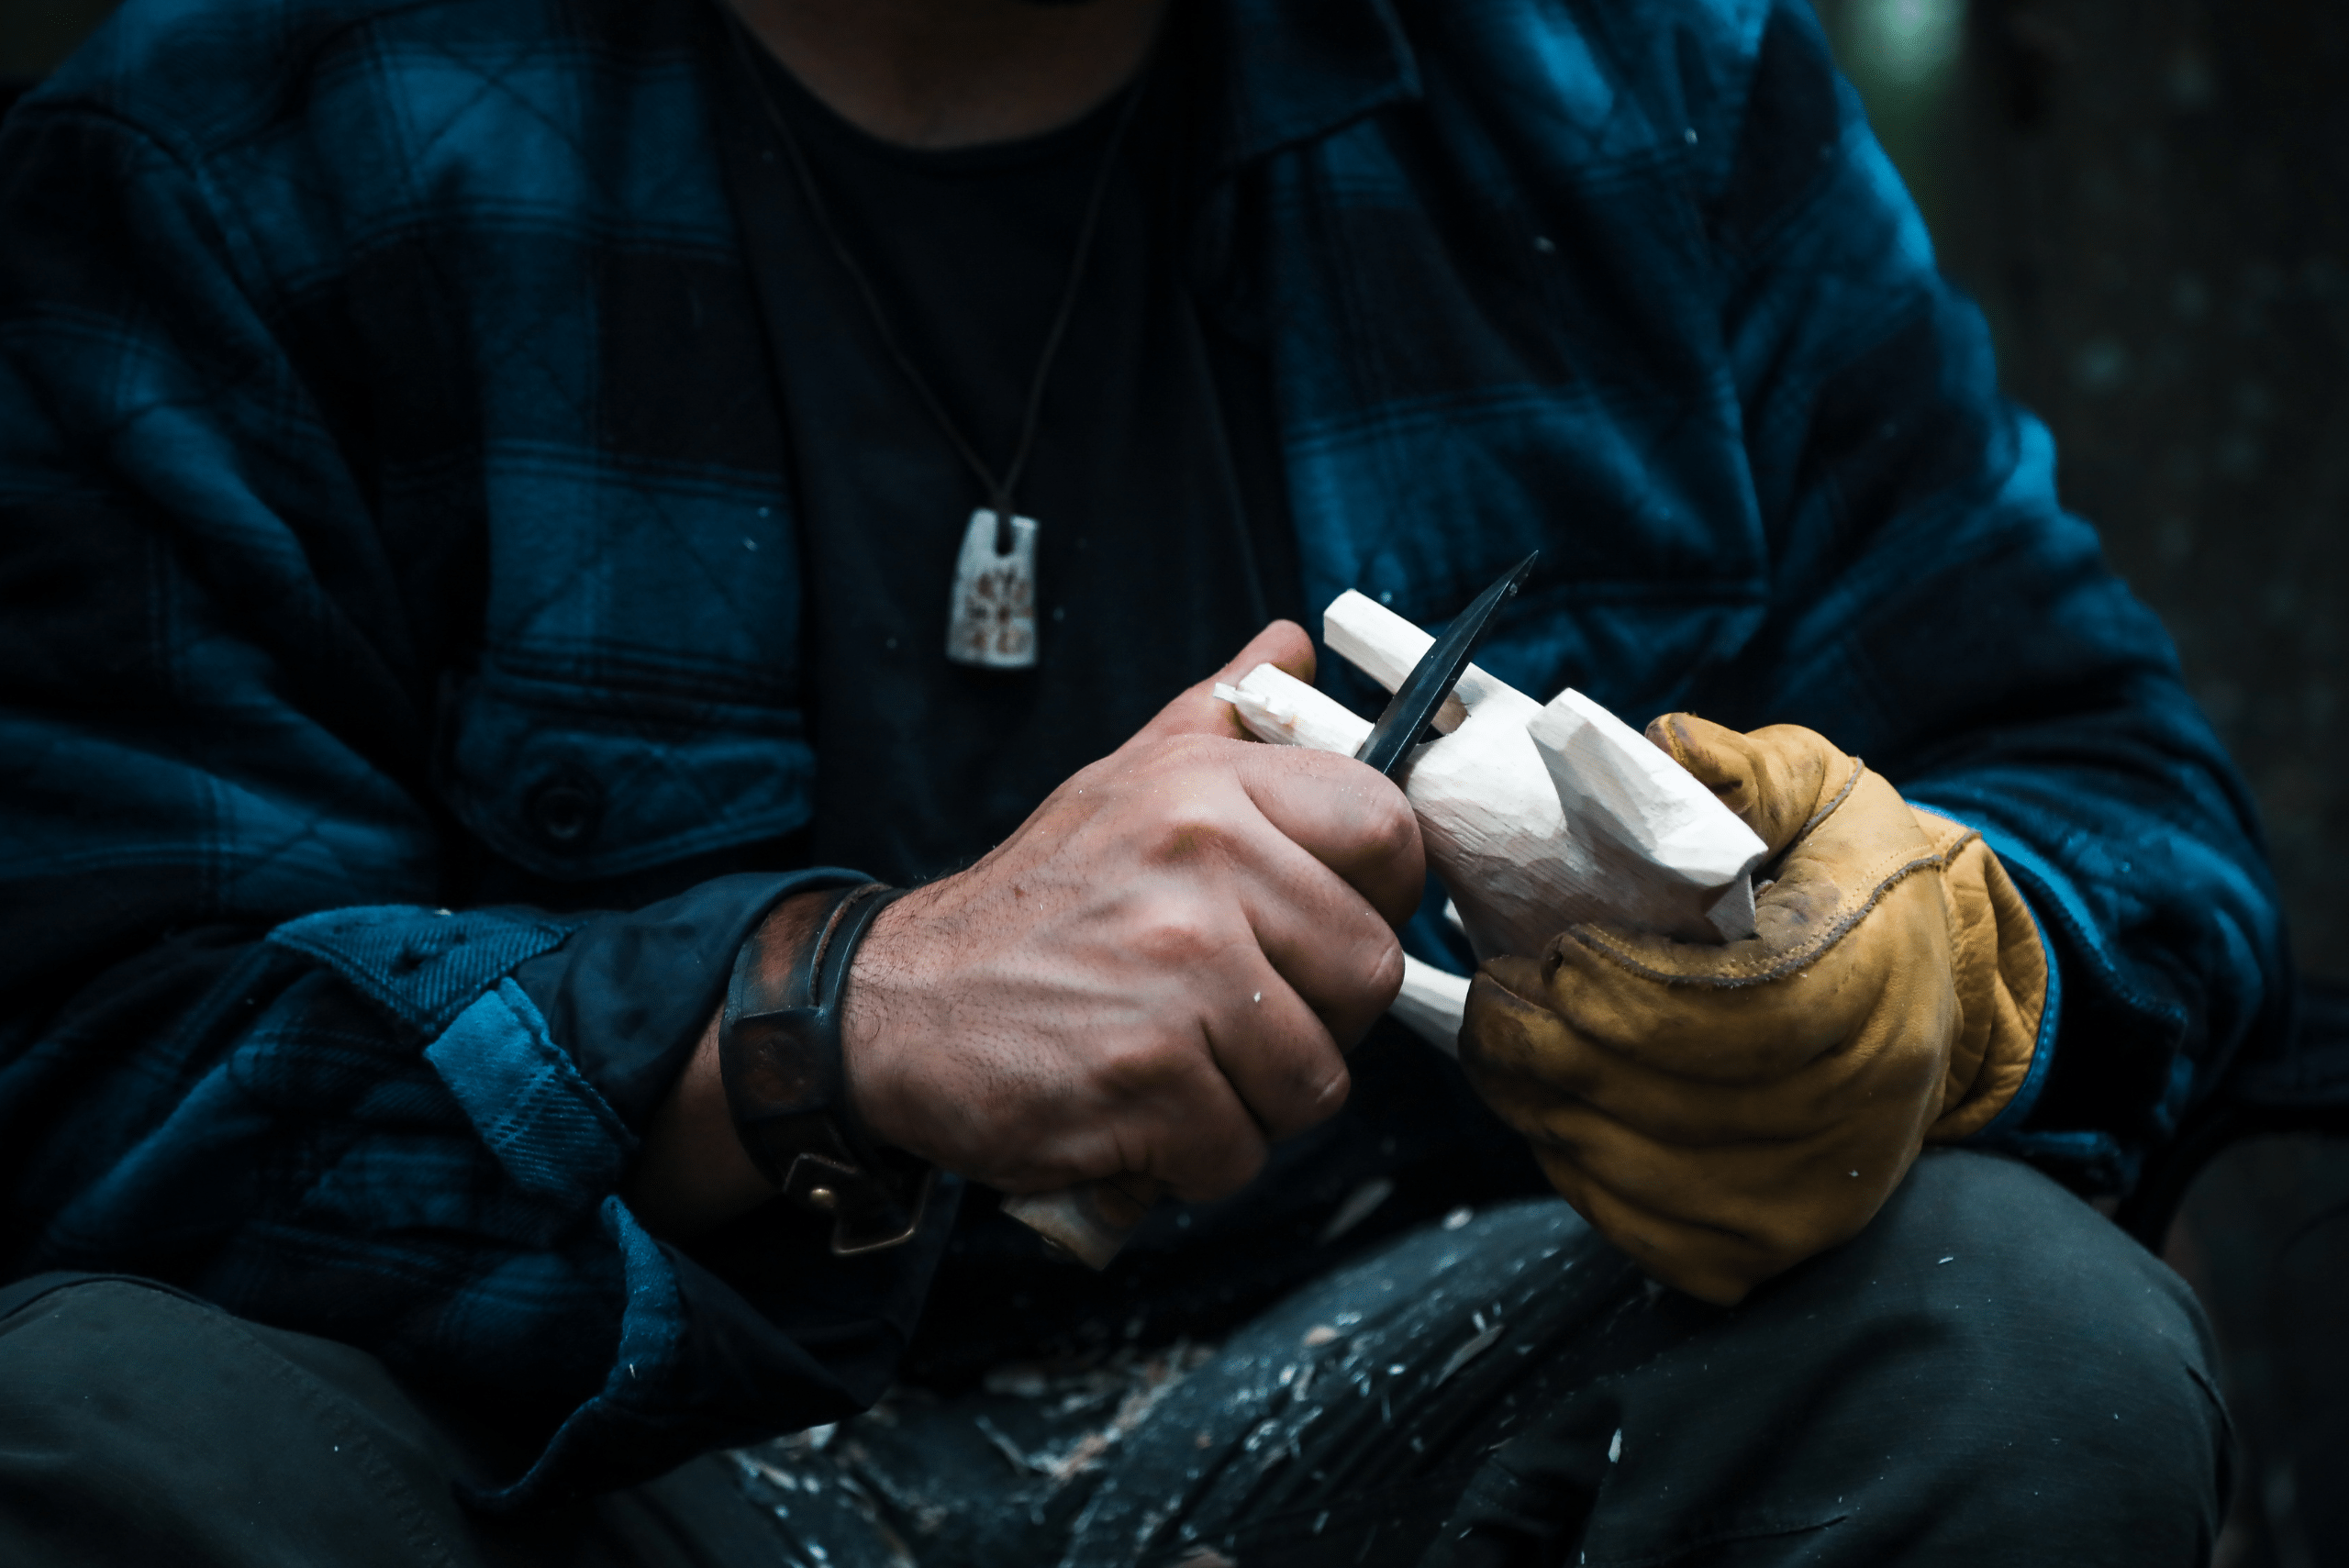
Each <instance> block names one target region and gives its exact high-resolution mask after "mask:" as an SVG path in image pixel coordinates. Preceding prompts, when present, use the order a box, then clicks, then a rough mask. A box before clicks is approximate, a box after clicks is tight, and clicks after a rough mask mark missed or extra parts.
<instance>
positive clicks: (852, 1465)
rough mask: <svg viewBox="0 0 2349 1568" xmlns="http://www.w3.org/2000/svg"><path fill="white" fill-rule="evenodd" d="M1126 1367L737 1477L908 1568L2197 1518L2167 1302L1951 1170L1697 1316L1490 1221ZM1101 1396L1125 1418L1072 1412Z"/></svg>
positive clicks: (2169, 1547)
mask: <svg viewBox="0 0 2349 1568" xmlns="http://www.w3.org/2000/svg"><path fill="white" fill-rule="evenodd" d="M1159 1354H1160V1355H1161V1357H1162V1360H1161V1361H1159V1362H1155V1363H1153V1362H1152V1361H1151V1359H1150V1358H1149V1357H1145V1356H1136V1357H1131V1358H1129V1360H1130V1367H1129V1371H1128V1373H1127V1376H1128V1382H1127V1383H1126V1384H1125V1385H1122V1387H1123V1392H1122V1393H1119V1392H1118V1390H1119V1387H1120V1385H1119V1384H1118V1383H1117V1382H1116V1380H1115V1379H1114V1378H1105V1377H1103V1376H1102V1375H1101V1369H1099V1368H1095V1369H1092V1370H1091V1371H1089V1372H1088V1371H1086V1370H1084V1369H1043V1368H1031V1369H1016V1370H1015V1371H1014V1372H1013V1373H1011V1374H1010V1375H1007V1376H1003V1377H999V1378H998V1379H996V1382H995V1386H994V1387H993V1388H992V1389H990V1390H985V1391H979V1392H974V1393H971V1394H966V1395H963V1396H958V1397H956V1398H953V1399H945V1400H940V1399H932V1398H925V1397H921V1396H909V1397H901V1398H900V1399H898V1400H896V1401H895V1402H893V1404H892V1405H891V1406H890V1407H885V1409H884V1410H882V1411H880V1412H877V1413H876V1417H868V1418H863V1420H860V1421H858V1422H854V1423H851V1424H850V1425H849V1426H847V1427H845V1428H843V1429H841V1435H840V1436H839V1438H838V1439H837V1440H835V1441H834V1442H833V1443H832V1444H831V1445H830V1446H829V1448H828V1449H826V1450H825V1451H823V1452H822V1453H821V1454H816V1453H810V1452H807V1451H805V1449H804V1447H803V1448H802V1449H801V1450H800V1451H796V1452H795V1451H790V1450H788V1449H785V1450H777V1451H772V1452H770V1453H769V1454H767V1455H766V1456H764V1457H763V1459H762V1460H761V1462H762V1463H771V1464H773V1465H774V1468H775V1470H776V1472H777V1473H780V1474H783V1475H786V1476H789V1477H792V1478H793V1484H806V1483H807V1482H814V1481H819V1480H820V1479H821V1478H824V1477H833V1478H837V1479H841V1480H845V1481H847V1482H849V1483H850V1484H851V1485H854V1486H857V1487H860V1488H861V1489H862V1490H863V1494H864V1496H866V1498H867V1499H869V1500H870V1501H871V1504H872V1506H873V1507H874V1510H875V1512H876V1513H877V1515H878V1516H879V1518H881V1519H882V1520H883V1521H884V1522H885V1524H886V1526H887V1527H888V1528H889V1529H891V1530H892V1531H893V1532H894V1533H895V1534H896V1536H897V1537H899V1538H900V1539H903V1540H906V1541H907V1543H908V1544H909V1545H910V1546H911V1547H912V1549H913V1550H914V1551H915V1553H916V1554H917V1555H918V1557H919V1559H920V1560H921V1561H922V1562H923V1563H924V1564H925V1568H930V1565H932V1564H940V1565H946V1564H966V1563H967V1564H982V1563H989V1562H1051V1561H1055V1560H1058V1561H1061V1562H1063V1563H1064V1564H1066V1565H1067V1568H1097V1565H1108V1564H1113V1563H1119V1564H1122V1563H1135V1562H1141V1563H1154V1562H1170V1563H1171V1562H1181V1561H1183V1560H1184V1559H1185V1557H1186V1555H1202V1554H1204V1553H1206V1552H1208V1551H1212V1552H1215V1553H1219V1554H1221V1555H1222V1556H1224V1557H1227V1558H1230V1560H1232V1561H1234V1562H1241V1563H1252V1562H1280V1563H1282V1564H1284V1565H1285V1568H1313V1565H1315V1564H1319V1563H1321V1562H1329V1563H1332V1564H1336V1563H1348V1564H1353V1563H1407V1562H1443V1563H1458V1564H1469V1563H1475V1564H1488V1563H1489V1564H1501V1563H1515V1562H1528V1563H1531V1562H1552V1561H1556V1560H1557V1554H1558V1553H1559V1552H1561V1551H1564V1548H1565V1547H1566V1546H1567V1545H1568V1544H1575V1545H1576V1546H1577V1547H1578V1551H1579V1553H1580V1557H1581V1560H1583V1561H1586V1562H1591V1563H1600V1562H1620V1563H1633V1562H1637V1563H1643V1564H1657V1563H1691V1564H1694V1563H1732V1562H1734V1563H1756V1564H1758V1563H1775V1562H1807V1563H1809V1562H1820V1563H1827V1562H1849V1563H1854V1564H1862V1563H1865V1564H1876V1563H1880V1562H1915V1563H1943V1562H1947V1563H1959V1562H1965V1563H1973V1562H1983V1561H1996V1562H2014V1563H2030V1562H2048V1563H2056V1562H2062V1563H2067V1564H2068V1563H2077V1562H2123V1561H2126V1562H2173V1561H2174V1562H2200V1561H2202V1560H2204V1559H2205V1558H2207V1556H2208V1553H2209V1551H2210V1545H2211V1542H2212V1540H2213V1538H2214V1535H2215V1530H2216V1528H2217V1524H2218V1520H2219V1517H2220V1508H2221V1497H2220V1489H2221V1467H2222V1465H2223V1462H2224V1449H2225V1443H2226V1438H2225V1418H2224V1416H2223V1414H2222V1413H2221V1409H2220V1407H2219V1404H2218V1401H2217V1398H2216V1396H2215V1394H2214V1393H2213V1391H2212V1387H2211V1380H2210V1370H2209V1369H2210V1350H2209V1344H2208V1339H2207V1329H2205V1328H2204V1326H2203V1323H2202V1318H2201V1315H2200V1313H2199V1309H2198V1308H2197V1307H2195V1305H2194V1303H2193V1301H2192V1299H2191V1297H2190V1296H2189V1295H2188V1292H2187V1291H2186V1289H2185V1286H2184V1285H2183V1284H2182V1283H2181V1282H2179V1281H2178V1280H2177V1278H2176V1276H2175V1275H2174V1274H2172V1273H2170V1272H2169V1271H2168V1270H2167V1269H2166V1268H2165V1267H2164V1266H2163V1265H2162V1264H2161V1263H2160V1262H2158V1261H2157V1260H2155V1259H2154V1258H2153V1257H2152V1256H2150V1255H2149V1254H2147V1253H2146V1252H2145V1251H2143V1249H2142V1248H2140V1247H2138V1246H2137V1245H2136V1244H2135V1243H2134V1242H2133V1241H2132V1240H2129V1239H2128V1238H2127V1237H2125V1236H2124V1235H2123V1234H2121V1232H2120V1231H2119V1230H2117V1229H2115V1228H2113V1227H2112V1226H2111V1225H2110V1223H2108V1222H2107V1221H2106V1220H2104V1219H2103V1218H2101V1217H2099V1216H2098V1215H2097V1214H2096V1213H2095V1212H2094V1211H2093V1210H2091V1209H2089V1208H2088V1207H2087V1206H2086V1205H2084V1204H2082V1203H2080V1202H2079V1201H2078V1200H2077V1199H2076V1198H2074V1197H2072V1196H2071V1195H2068V1194H2066V1193H2065V1192H2064V1191H2063V1190H2062V1189H2061V1188H2059V1187H2057V1186H2056V1185H2055V1184H2053V1183H2051V1182H2049V1181H2047V1180H2046V1179H2045V1178H2044V1177H2043V1176H2041V1175H2038V1174H2037V1173H2033V1172H2032V1171H2030V1170H2029V1169H2027V1168H2026V1167H2023V1166H2021V1165H2019V1164H2016V1163H2013V1162H2009V1161H2005V1160H2000V1159H1996V1158H1991V1157H1987V1156H1983V1155H1977V1154H1971V1153H1962V1152H1935V1153H1932V1154H1929V1155H1927V1156H1926V1157H1925V1158H1924V1159H1923V1160H1921V1161H1920V1162H1919V1164H1918V1166H1917V1168H1916V1171H1915V1173H1913V1174H1912V1176H1911V1177H1910V1179H1909V1181H1908V1182H1907V1183H1906V1184H1903V1186H1902V1188H1901V1190H1900V1191H1899V1192H1898V1194H1896V1195H1895V1197H1894V1199H1893V1201H1892V1202H1891V1203H1890V1204H1888V1205H1887V1207H1886V1210H1885V1212H1884V1213H1883V1214H1882V1215H1881V1216H1880V1217H1879V1218H1878V1219H1877V1221H1876V1224H1875V1225H1873V1226H1871V1227H1870V1229H1868V1230H1867V1231H1866V1232H1865V1233H1864V1234H1863V1235H1862V1236H1861V1237H1860V1238H1858V1239H1857V1240H1854V1241H1853V1242H1851V1243H1849V1244H1848V1245H1846V1246H1844V1247H1842V1248H1840V1249H1837V1250H1836V1251H1833V1252H1831V1253H1829V1254H1826V1255H1824V1256H1822V1257H1820V1258H1818V1259H1815V1260H1813V1261H1812V1262H1809V1263H1808V1264H1805V1265H1804V1266H1803V1267H1801V1268H1799V1269H1797V1270H1795V1271H1793V1272H1792V1273H1789V1274H1788V1275H1787V1276H1785V1277H1784V1278H1782V1279H1780V1280H1778V1281H1775V1282H1773V1283H1772V1284H1770V1285H1768V1286H1766V1287H1765V1288H1764V1289H1763V1290H1760V1291H1757V1292H1756V1293H1755V1294H1754V1295H1753V1296H1752V1297H1750V1298H1749V1299H1748V1300H1747V1301H1746V1302H1745V1303H1744V1304H1743V1305H1742V1306H1740V1307H1737V1308H1734V1309H1730V1310H1721V1309H1717V1308H1713V1307H1707V1306H1705V1305H1703V1304H1701V1303H1698V1302H1696V1301H1694V1300H1691V1299H1690V1298H1688V1297H1686V1296H1680V1295H1677V1294H1676V1293H1673V1292H1669V1291H1664V1290H1661V1289H1659V1288H1657V1287H1654V1286H1653V1285H1651V1284H1648V1283H1647V1282H1646V1281H1645V1280H1644V1279H1643V1278H1642V1276H1640V1275H1639V1274H1638V1273H1637V1272H1636V1271H1635V1270H1634V1269H1633V1268H1632V1267H1631V1264H1630V1263H1629V1262H1628V1261H1626V1260H1625V1259H1624V1258H1623V1257H1622V1256H1621V1254H1620V1253H1618V1252H1616V1251H1614V1250H1613V1249H1612V1248H1610V1247H1609V1246H1607V1245H1606V1244H1605V1243H1604V1242H1603V1241H1601V1240H1598V1238H1597V1237H1596V1236H1595V1235H1594V1234H1593V1233H1592V1232H1591V1231H1589V1229H1587V1228H1586V1227H1585V1226H1584V1225H1583V1224H1582V1222H1581V1221H1580V1220H1579V1219H1578V1218H1575V1216H1574V1214H1573V1213H1572V1211H1571V1210H1569V1209H1567V1208H1566V1207H1565V1206H1564V1204H1562V1203H1557V1202H1528V1203H1521V1204H1515V1205H1510V1206H1507V1207H1500V1208H1497V1209H1494V1210H1491V1211H1488V1212H1486V1213H1481V1214H1478V1215H1475V1216H1474V1217H1471V1218H1467V1219H1466V1220H1465V1221H1464V1222H1463V1223H1460V1224H1459V1225H1458V1226H1457V1227H1456V1228H1454V1229H1429V1230H1426V1231H1423V1232H1420V1233H1419V1234H1417V1235H1414V1236H1411V1237H1408V1238H1406V1239H1404V1240H1401V1241H1399V1242H1397V1243H1395V1244H1393V1245H1391V1246H1390V1247H1388V1248H1386V1250H1384V1251H1381V1252H1379V1253H1377V1254H1375V1255H1374V1256H1372V1257H1371V1258H1369V1259H1367V1260H1366V1261H1364V1262H1359V1263H1356V1264H1354V1265H1353V1266H1351V1267H1348V1268H1345V1269H1343V1270H1341V1271H1339V1272H1336V1273H1332V1274H1330V1276H1328V1277H1326V1278H1324V1279H1322V1280H1321V1281H1319V1282H1318V1283H1316V1284H1312V1285H1309V1286H1308V1287H1306V1288H1305V1289H1303V1290H1301V1291H1300V1292H1298V1293H1297V1295H1295V1296H1292V1297H1291V1298H1290V1299H1289V1300H1288V1301H1286V1303H1284V1304H1283V1305H1281V1306H1280V1307H1276V1308H1275V1309H1274V1310H1273V1311H1271V1312H1269V1313H1267V1314H1265V1315H1264V1317H1262V1318H1259V1319H1257V1320H1256V1321H1255V1322H1253V1323H1252V1324H1251V1325H1249V1327H1248V1328H1247V1329H1244V1330H1242V1331H1241V1332H1240V1333H1239V1334H1237V1335H1235V1336H1233V1337H1232V1339H1231V1340H1230V1341H1228V1342H1227V1343H1226V1344H1225V1345H1224V1346H1222V1347H1221V1348H1220V1349H1219V1351H1217V1352H1216V1353H1215V1354H1213V1355H1212V1356H1209V1357H1207V1358H1206V1359H1205V1360H1204V1361H1202V1362H1201V1363H1200V1364H1198V1365H1197V1367H1196V1368H1194V1369H1192V1370H1189V1371H1188V1372H1187V1373H1185V1374H1183V1375H1182V1376H1180V1377H1179V1379H1175V1378H1170V1377H1168V1376H1167V1375H1166V1373H1168V1372H1169V1371H1170V1370H1171V1369H1170V1368H1169V1367H1168V1365H1167V1364H1166V1363H1165V1362H1164V1361H1163V1352H1159ZM1088 1378H1090V1379H1091V1381H1090V1382H1088V1381H1087V1380H1088ZM1088 1389H1092V1390H1094V1391H1095V1392H1094V1393H1092V1394H1090V1395H1088V1392H1087V1390H1088ZM1105 1392H1106V1393H1107V1394H1109V1395H1114V1396H1115V1397H1114V1398H1113V1399H1111V1400H1110V1401H1109V1402H1110V1403H1120V1402H1122V1403H1125V1404H1126V1405H1127V1406H1128V1407H1129V1410H1128V1414H1129V1416H1130V1418H1129V1419H1128V1420H1125V1421H1122V1422H1119V1421H1113V1420H1108V1419H1104V1417H1105V1416H1106V1415H1109V1414H1113V1412H1110V1411H1108V1409H1107V1408H1106V1407H1097V1408H1096V1409H1094V1410H1093V1411H1091V1412H1087V1411H1085V1409H1084V1405H1085V1400H1086V1399H1087V1398H1088V1397H1091V1398H1094V1399H1096V1400H1099V1399H1102V1398H1103V1397H1104V1395H1105ZM1070 1407H1074V1410H1075V1417H1074V1418H1058V1419H1056V1418H1054V1415H1053V1412H1054V1411H1056V1410H1060V1409H1063V1408H1070ZM1107 1431H1114V1435H1115V1440H1114V1441H1113V1442H1108V1443H1103V1442H1102V1441H1101V1438H1102V1437H1103V1435H1104V1433H1105V1432H1107ZM1088 1445H1090V1447H1091V1450H1092V1451H1091V1452H1090V1454H1089V1455H1088V1453H1087V1448H1088ZM1204 1560H1206V1561H1212V1558H1204ZM874 1561H876V1562H879V1561H886V1559H885V1558H884V1557H876V1558H875V1559H874Z"/></svg>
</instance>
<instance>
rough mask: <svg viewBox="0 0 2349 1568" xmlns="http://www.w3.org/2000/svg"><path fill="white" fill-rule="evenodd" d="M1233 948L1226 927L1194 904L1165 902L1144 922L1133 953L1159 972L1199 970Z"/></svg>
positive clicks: (1135, 935)
mask: <svg viewBox="0 0 2349 1568" xmlns="http://www.w3.org/2000/svg"><path fill="white" fill-rule="evenodd" d="M1231 945H1232V937H1231V933H1230V929H1229V928H1228V926H1227V923H1226V922H1225V921H1223V920H1221V919H1219V918H1217V917H1215V916H1214V915H1213V914H1212V913H1211V912H1210V911H1208V910H1207V909H1205V908H1202V907H1200V906H1197V905H1195V904H1189V903H1179V904H1178V903H1174V902H1171V901H1162V902H1161V903H1159V904H1157V905H1156V906H1153V907H1152V908H1151V909H1150V910H1149V911H1148V912H1147V913H1146V914H1145V915H1144V916H1143V917H1142V918H1141V922H1140V923H1139V925H1138V926H1137V927H1136V929H1135V930H1134V931H1133V932H1132V934H1131V937H1130V940H1129V946H1130V951H1132V952H1133V953H1134V954H1135V955H1136V956H1137V957H1139V958H1141V959H1142V960H1143V961H1144V962H1147V963H1149V964H1151V965H1152V966H1153V967H1156V968H1160V969H1197V968H1201V967H1204V966H1206V965H1208V964H1210V963H1212V962H1214V961H1215V960H1216V959H1217V958H1218V957H1219V956H1220V955H1221V954H1222V953H1223V952H1224V951H1227V950H1228V949H1229V948H1230V946H1231Z"/></svg>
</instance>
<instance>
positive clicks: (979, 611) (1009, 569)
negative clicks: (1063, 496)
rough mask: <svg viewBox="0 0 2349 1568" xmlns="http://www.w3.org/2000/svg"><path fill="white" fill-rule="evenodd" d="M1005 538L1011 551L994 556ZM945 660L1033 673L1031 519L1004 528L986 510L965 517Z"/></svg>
mask: <svg viewBox="0 0 2349 1568" xmlns="http://www.w3.org/2000/svg"><path fill="white" fill-rule="evenodd" d="M1006 532H1008V534H1009V535H1010V539H1009V543H1010V545H1011V548H1010V549H1009V550H1006V551H1000V552H998V551H997V550H996V544H997V543H998V542H1001V541H1000V540H999V539H998V537H997V536H998V535H1000V534H1003V533H1006ZM946 657H947V658H949V659H951V660H952V661H953V662H955V663H957V664H975V665H978V666H979V667H981V668H982V669H988V670H1032V669H1034V668H1035V667H1036V519H1035V518H1033V517H1013V518H1012V519H1011V520H1010V524H1009V527H1008V528H1006V527H1005V526H1004V524H1003V522H1002V520H1001V519H1000V518H998V517H996V513H995V511H994V509H993V508H991V507H987V506H982V507H980V508H979V509H978V510H977V511H975V512H973V513H972V514H971V526H970V527H969V528H964V529H963V552H962V554H961V555H959V556H957V557H956V558H955V561H954V595H953V601H952V609H951V610H950V612H949V616H948V619H947V623H946Z"/></svg>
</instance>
